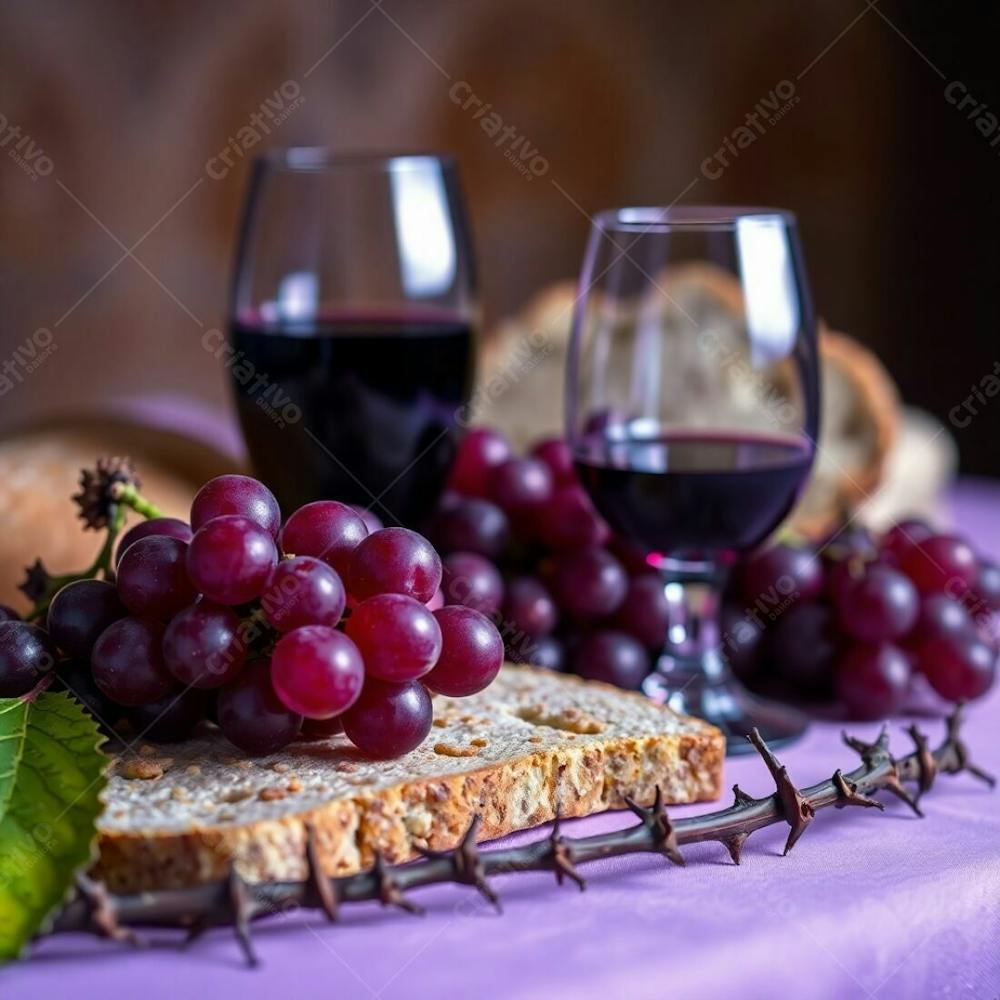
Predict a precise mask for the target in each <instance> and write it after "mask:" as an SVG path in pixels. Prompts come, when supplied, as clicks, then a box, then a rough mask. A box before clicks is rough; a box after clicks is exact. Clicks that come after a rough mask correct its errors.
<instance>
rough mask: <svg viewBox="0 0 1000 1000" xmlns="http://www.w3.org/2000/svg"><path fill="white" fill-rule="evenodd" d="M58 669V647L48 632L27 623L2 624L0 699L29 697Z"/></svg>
mask: <svg viewBox="0 0 1000 1000" xmlns="http://www.w3.org/2000/svg"><path fill="white" fill-rule="evenodd" d="M55 665H56V647H55V643H54V642H53V641H52V639H51V638H50V636H49V634H48V632H46V631H45V629H43V628H40V627H39V626H38V625H31V624H29V623H28V622H20V621H7V622H3V623H0V698H20V697H21V695H25V694H27V693H28V692H29V691H30V690H31V689H32V688H33V687H34V686H35V685H36V684H37V683H38V682H39V681H40V680H41V679H42V678H43V677H44V676H45V675H46V674H47V673H48V672H49V671H50V670H52V669H53V668H54V667H55Z"/></svg>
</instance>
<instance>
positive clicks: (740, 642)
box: [722, 604, 794, 680]
mask: <svg viewBox="0 0 1000 1000" xmlns="http://www.w3.org/2000/svg"><path fill="white" fill-rule="evenodd" d="M792 610H794V609H792ZM766 636H767V632H766V630H765V628H764V625H763V622H762V621H761V619H760V618H759V617H758V616H757V615H754V614H749V613H748V612H747V611H746V610H745V609H743V608H740V607H738V606H736V605H729V604H727V605H724V606H723V608H722V654H723V656H725V658H726V661H727V662H728V663H729V667H730V669H731V670H732V671H733V673H734V674H736V676H737V677H741V678H743V679H744V680H746V679H747V678H750V677H753V676H754V674H756V672H757V669H758V667H759V666H760V662H761V653H762V651H763V648H764V639H765V638H766Z"/></svg>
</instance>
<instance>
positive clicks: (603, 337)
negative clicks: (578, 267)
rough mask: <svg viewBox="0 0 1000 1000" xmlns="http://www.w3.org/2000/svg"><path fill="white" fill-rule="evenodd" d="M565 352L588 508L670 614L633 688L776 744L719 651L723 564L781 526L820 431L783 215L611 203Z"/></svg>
mask: <svg viewBox="0 0 1000 1000" xmlns="http://www.w3.org/2000/svg"><path fill="white" fill-rule="evenodd" d="M580 281H581V284H580V293H579V295H578V298H577V303H576V311H575V316H574V325H573V334H572V337H571V341H570V350H569V359H568V375H567V401H566V421H567V438H568V440H569V443H570V447H571V449H572V452H573V456H574V461H575V465H576V469H577V472H578V474H579V476H580V478H581V480H582V482H583V484H584V487H585V489H586V490H587V492H588V493H589V495H590V497H591V499H592V500H593V502H594V504H595V506H596V507H597V509H598V510H599V511H600V512H601V514H602V515H603V516H604V517H605V518H606V520H607V521H608V522H609V524H610V525H611V527H612V528H613V529H614V530H615V531H616V532H617V533H618V534H620V535H622V536H624V537H625V538H627V539H629V540H630V541H632V542H635V543H637V544H639V545H641V546H643V548H644V549H645V550H646V551H647V552H648V553H649V555H648V557H647V561H648V562H649V563H650V564H651V565H655V566H658V567H659V568H660V569H661V571H662V572H663V580H664V588H665V593H666V596H667V600H668V603H669V604H670V607H671V621H670V625H669V628H668V629H667V635H666V636H665V637H664V650H663V653H662V655H661V656H660V658H659V660H658V662H657V665H656V668H655V670H654V672H653V673H652V674H651V675H650V677H648V678H647V679H646V682H645V684H644V689H645V690H646V691H647V693H649V694H650V695H652V696H654V697H657V698H659V699H662V700H665V701H667V702H668V703H669V704H670V705H671V706H672V707H674V708H677V709H678V710H681V711H686V712H689V713H691V714H695V715H699V716H701V717H703V718H707V719H708V720H709V721H711V722H714V723H716V724H717V725H719V726H720V728H722V729H723V731H724V732H725V733H726V735H727V738H728V740H729V745H730V749H731V751H734V752H736V751H739V750H741V749H743V748H745V747H746V746H748V744H747V743H746V741H745V736H746V735H747V734H748V733H749V731H750V729H752V728H753V727H754V726H757V727H758V728H760V730H761V732H762V735H763V736H764V737H765V738H766V739H770V740H772V741H775V742H778V743H780V742H781V741H782V740H787V739H790V738H792V737H794V736H795V735H797V734H798V733H800V732H801V731H802V729H803V728H804V726H805V719H804V717H803V716H802V715H801V714H800V713H798V712H797V711H795V710H794V709H790V708H786V707H784V706H778V705H774V704H770V703H766V702H763V701H761V700H760V699H757V698H754V697H753V696H751V695H750V694H749V693H748V692H747V691H745V690H744V689H743V688H742V686H741V685H740V684H739V682H738V681H737V680H736V679H735V678H734V677H733V676H732V674H731V672H730V671H729V669H728V666H727V665H726V663H725V660H724V658H723V656H722V654H721V650H720V645H721V638H722V637H721V634H720V630H719V625H718V609H719V593H720V588H721V586H722V583H723V581H724V578H725V574H726V570H727V568H728V567H729V566H730V565H731V564H732V563H733V562H734V561H735V560H736V559H737V558H738V557H739V555H740V554H742V553H744V552H747V551H750V550H751V549H753V548H755V547H756V546H758V545H759V544H760V543H761V542H763V541H764V540H765V539H766V538H767V537H768V536H769V535H770V534H771V533H772V532H773V531H774V529H775V528H776V527H777V526H778V525H779V524H780V523H781V522H782V521H783V520H784V519H785V517H786V516H787V515H788V513H789V512H790V511H791V509H792V507H793V506H794V504H795V501H796V499H797V497H798V495H799V493H800V491H801V489H802V487H803V485H804V483H805V481H806V479H807V477H808V474H809V471H810V468H811V466H812V462H813V457H814V453H815V441H816V437H817V434H818V430H819V427H818V421H819V381H818V361H817V351H816V334H815V321H814V317H813V313H812V305H811V300H810V296H809V290H808V284H807V279H806V274H805V269H804V264H803V261H802V254H801V250H800V248H799V243H798V236H797V232H796V226H795V220H794V218H793V217H792V216H791V215H790V214H789V213H787V212H783V211H778V210H772V209H752V208H694V207H691V208H688V207H684V208H665V209H660V208H626V209H618V210H613V211H609V212H604V213H601V214H600V215H598V216H597V217H596V219H595V220H594V224H593V227H592V229H591V234H590V239H589V242H588V246H587V251H586V256H585V259H584V266H583V270H582V274H581V279H580Z"/></svg>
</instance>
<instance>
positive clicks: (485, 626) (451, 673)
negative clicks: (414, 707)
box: [423, 605, 503, 698]
mask: <svg viewBox="0 0 1000 1000" xmlns="http://www.w3.org/2000/svg"><path fill="white" fill-rule="evenodd" d="M434 617H435V618H436V619H437V623H438V625H439V626H440V628H441V655H440V656H439V657H438V660H437V663H436V664H435V665H434V669H433V670H431V672H430V673H429V674H427V675H426V677H424V679H423V680H424V683H425V684H426V685H427V686H428V687H429V688H430V689H431V690H432V691H436V692H437V693H438V694H446V695H449V696H450V697H452V698H464V697H465V696H466V695H470V694H475V693H476V692H477V691H482V690H483V689H484V688H486V687H489V685H490V684H491V683H492V682H493V679H494V678H495V677H496V675H497V674H498V673H499V672H500V668H501V667H502V666H503V640H502V639H501V638H500V633H499V632H498V631H497V630H496V627H495V626H494V624H493V622H491V621H490V620H489V618H487V617H486V615H484V614H482V613H480V612H479V611H476V610H475V609H474V608H463V607H461V606H460V605H450V606H449V607H445V608H441V609H440V610H439V611H435V612H434Z"/></svg>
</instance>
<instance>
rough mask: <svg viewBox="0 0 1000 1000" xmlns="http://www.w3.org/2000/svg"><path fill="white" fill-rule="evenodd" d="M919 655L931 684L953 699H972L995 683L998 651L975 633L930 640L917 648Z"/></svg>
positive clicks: (941, 636)
mask: <svg viewBox="0 0 1000 1000" xmlns="http://www.w3.org/2000/svg"><path fill="white" fill-rule="evenodd" d="M916 656H917V664H918V666H919V668H920V671H921V673H923V674H924V676H925V677H926V678H927V680H928V681H930V685H931V687H932V688H934V690H935V691H937V693H938V694H939V695H941V697H942V698H947V699H948V700H949V701H971V700H972V699H973V698H978V697H980V696H981V695H983V694H985V693H986V692H987V691H988V690H989V689H990V688H991V687H992V685H993V679H994V677H995V675H996V660H997V653H996V650H995V649H994V648H993V647H992V646H991V645H990V644H989V643H988V642H985V641H984V640H983V639H981V638H980V637H979V636H978V635H976V634H975V633H974V632H970V633H964V632H952V633H949V634H947V635H943V634H942V635H938V636H936V637H934V638H931V639H928V640H926V641H925V642H923V643H921V645H920V646H918V647H917V648H916Z"/></svg>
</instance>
